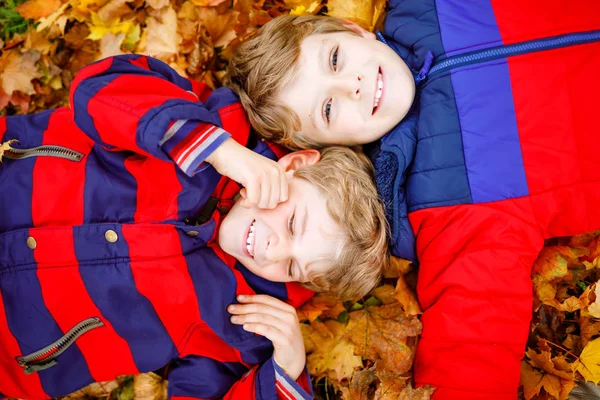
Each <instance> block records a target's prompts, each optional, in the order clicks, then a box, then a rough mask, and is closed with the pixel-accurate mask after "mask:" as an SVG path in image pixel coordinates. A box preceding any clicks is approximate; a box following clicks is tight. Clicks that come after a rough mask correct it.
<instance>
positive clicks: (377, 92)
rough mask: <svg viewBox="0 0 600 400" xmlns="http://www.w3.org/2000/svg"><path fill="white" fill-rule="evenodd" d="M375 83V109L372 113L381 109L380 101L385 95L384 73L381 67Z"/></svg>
mask: <svg viewBox="0 0 600 400" xmlns="http://www.w3.org/2000/svg"><path fill="white" fill-rule="evenodd" d="M375 85H376V86H375V96H374V97H373V110H372V112H371V115H373V114H375V113H376V112H377V110H378V109H379V101H380V100H381V96H382V95H383V75H382V74H381V67H379V69H378V71H377V82H376V83H375Z"/></svg>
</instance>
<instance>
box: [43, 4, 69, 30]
mask: <svg viewBox="0 0 600 400" xmlns="http://www.w3.org/2000/svg"><path fill="white" fill-rule="evenodd" d="M70 4H71V2H69V1H67V2H65V3H64V4H63V5H62V6H60V8H59V9H58V10H56V11H54V12H53V13H52V14H50V15H48V16H47V17H46V18H42V19H40V20H39V24H38V26H37V27H36V30H37V31H38V32H41V31H43V30H45V29H46V28H50V27H55V26H56V27H57V32H56V33H57V34H60V35H64V33H65V26H66V24H67V20H68V18H67V16H65V15H63V14H64V12H65V10H66V9H67V7H68V6H69V5H70Z"/></svg>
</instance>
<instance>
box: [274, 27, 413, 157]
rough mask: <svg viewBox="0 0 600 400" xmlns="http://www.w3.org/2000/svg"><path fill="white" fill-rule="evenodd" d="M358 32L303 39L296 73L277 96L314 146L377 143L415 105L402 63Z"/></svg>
mask: <svg viewBox="0 0 600 400" xmlns="http://www.w3.org/2000/svg"><path fill="white" fill-rule="evenodd" d="M356 29H357V31H358V29H360V28H357V27H356ZM358 32H360V34H361V35H360V36H356V35H352V34H351V33H347V32H337V33H330V34H318V35H311V36H309V37H307V38H306V39H304V41H303V42H302V45H301V47H300V48H301V50H300V59H299V61H298V62H299V74H298V76H296V77H295V78H294V79H293V80H292V81H291V82H290V83H289V84H288V85H287V86H285V87H284V88H283V90H282V91H281V92H280V94H279V98H280V100H281V101H282V102H283V103H284V104H286V105H287V106H289V107H290V108H291V109H292V110H294V111H295V112H296V113H297V114H298V116H299V118H300V121H301V124H302V128H301V134H302V135H303V136H305V137H307V138H309V139H312V140H313V141H315V142H317V143H321V144H341V145H357V144H364V143H369V142H372V141H374V140H377V139H379V138H380V137H382V136H383V135H385V134H386V133H387V132H389V131H390V130H391V129H392V128H393V127H394V126H396V125H397V124H398V122H400V121H401V120H402V118H404V116H405V115H406V114H407V113H408V110H409V109H410V106H411V104H412V102H413V99H414V95H415V83H414V78H413V75H412V73H411V72H410V70H409V69H408V67H407V66H406V64H405V63H404V61H403V60H402V59H401V58H400V57H399V56H398V55H397V54H396V53H395V52H394V51H393V50H392V49H391V48H390V47H388V46H387V45H385V44H383V43H381V42H379V41H378V40H376V38H375V36H374V35H373V34H372V33H369V32H366V31H362V30H360V31H358ZM381 85H382V90H378V87H381ZM379 96H381V97H379Z"/></svg>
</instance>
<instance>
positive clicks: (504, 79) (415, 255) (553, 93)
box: [229, 0, 600, 400]
mask: <svg viewBox="0 0 600 400" xmlns="http://www.w3.org/2000/svg"><path fill="white" fill-rule="evenodd" d="M599 15H600V3H598V2H597V1H594V0H583V1H577V2H572V1H567V0H550V1H547V0H543V1H542V0H534V1H526V2H523V1H520V0H502V1H495V0H469V1H464V0H462V1H455V0H404V1H401V0H391V2H390V4H389V11H388V13H387V17H386V20H385V25H384V32H383V34H379V35H378V37H376V36H375V35H374V34H372V33H370V32H366V31H364V30H363V29H361V28H360V27H358V26H357V25H355V24H353V23H350V22H344V21H340V20H337V19H334V18H330V17H314V16H301V17H294V16H285V17H280V18H277V19H275V20H273V21H271V22H270V23H268V24H267V25H265V26H264V27H263V28H262V29H261V30H260V31H259V33H258V34H257V35H256V36H255V37H254V38H252V39H251V40H250V41H248V42H247V43H245V44H244V45H243V46H242V48H241V49H240V50H239V51H238V52H237V55H236V56H235V57H234V60H233V62H232V65H231V67H230V83H229V85H230V86H231V87H232V88H233V89H234V90H235V91H236V92H237V93H238V94H239V96H240V98H241V101H242V104H243V105H244V107H245V108H246V110H247V112H248V114H249V118H250V122H251V123H252V125H253V126H254V127H255V128H256V129H257V130H258V131H259V133H261V134H262V135H263V136H264V137H266V138H271V139H273V140H275V141H277V142H279V143H282V144H284V145H286V146H288V147H290V148H311V147H312V148H318V147H321V146H324V145H329V144H343V145H357V144H366V143H370V142H373V143H371V144H370V145H369V146H368V147H367V149H368V151H369V152H370V154H371V157H372V160H373V161H374V164H375V168H376V179H377V186H378V189H379V193H380V195H381V196H382V198H383V201H384V204H386V206H387V207H386V208H387V209H386V214H387V217H388V221H389V222H390V225H391V228H392V235H391V236H392V238H391V241H390V246H391V250H392V253H393V254H394V255H396V256H400V257H404V258H407V259H410V260H413V261H417V260H418V262H419V264H420V269H419V281H418V285H417V292H418V293H417V294H418V297H419V301H420V303H421V307H422V309H423V311H424V313H423V317H422V321H423V326H424V328H423V333H422V336H421V340H420V342H419V345H418V348H417V354H416V360H415V365H414V378H415V381H416V382H417V384H419V385H423V384H430V385H433V386H435V387H437V390H436V391H435V393H434V395H433V398H435V399H457V400H459V399H460V400H464V399H482V400H483V399H485V400H500V399H502V400H505V399H506V400H509V399H511V400H512V399H514V398H515V397H516V395H517V388H518V385H519V372H520V360H521V359H522V357H523V353H524V350H525V343H526V340H527V337H528V333H529V323H530V319H531V308H532V285H531V278H530V272H531V266H532V264H533V262H534V260H535V259H536V257H537V255H538V253H539V251H540V250H541V248H542V247H543V244H544V239H546V238H550V237H556V236H568V235H574V234H577V233H583V232H587V231H591V230H595V229H599V228H600V212H599V211H598V208H597V207H596V205H597V204H599V202H600V170H599V169H598V168H597V166H596V165H595V161H594V160H595V158H596V156H597V154H598V152H599V151H600V140H598V129H597V121H596V120H597V117H596V116H597V115H598V112H597V105H598V102H597V100H596V94H597V93H598V92H599V91H600V76H599V75H598V72H597V65H598V63H599V62H600V19H598V16H599Z"/></svg>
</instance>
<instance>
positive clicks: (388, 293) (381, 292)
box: [371, 284, 398, 304]
mask: <svg viewBox="0 0 600 400" xmlns="http://www.w3.org/2000/svg"><path fill="white" fill-rule="evenodd" d="M394 290H395V289H394V287H393V286H392V285H389V284H385V285H381V286H378V287H376V288H375V289H373V290H372V291H371V294H372V295H373V296H375V297H377V298H378V299H379V301H381V302H382V303H383V304H391V303H395V302H397V301H398V300H397V299H396V298H395V297H394Z"/></svg>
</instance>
